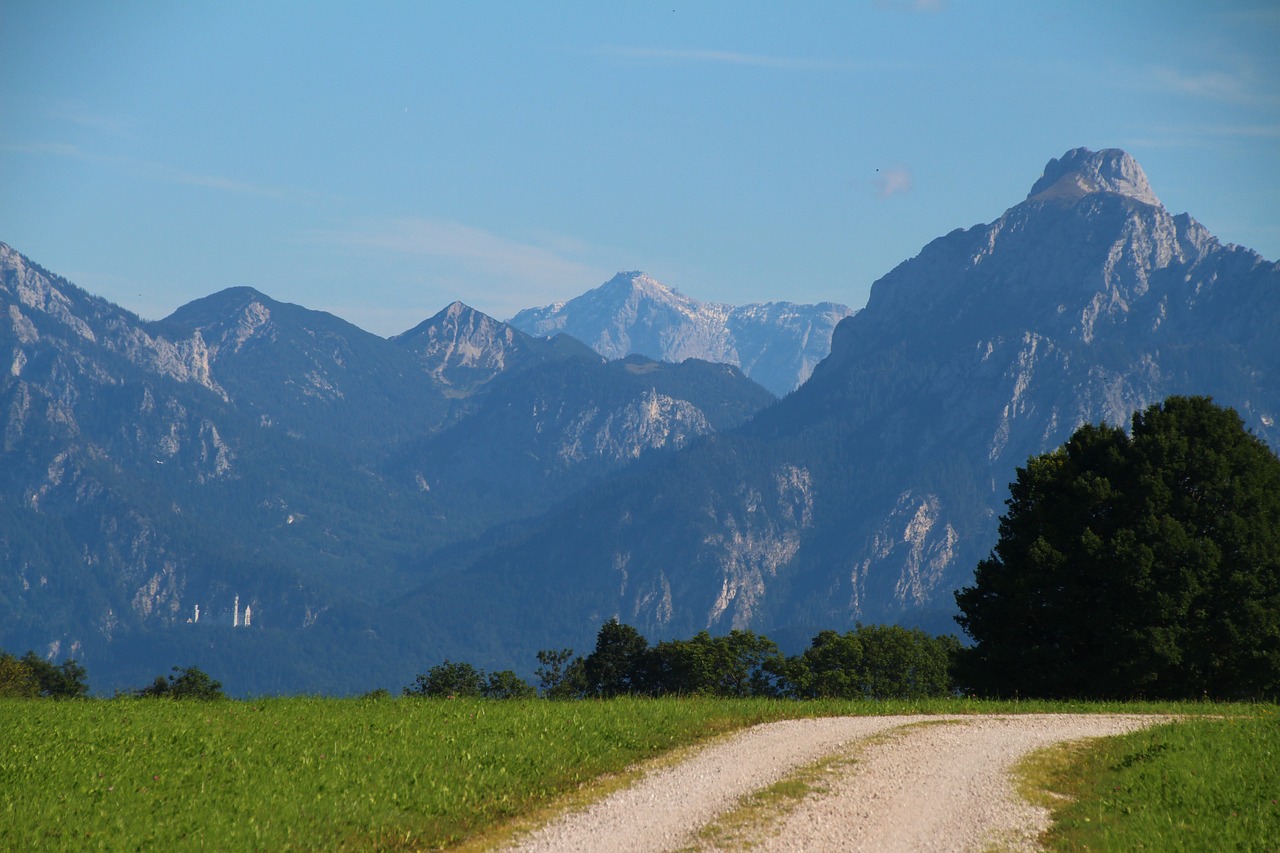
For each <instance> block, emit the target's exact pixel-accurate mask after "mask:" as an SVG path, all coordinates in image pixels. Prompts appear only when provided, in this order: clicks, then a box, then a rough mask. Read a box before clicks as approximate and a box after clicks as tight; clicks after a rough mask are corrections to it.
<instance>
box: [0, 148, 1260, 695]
mask: <svg viewBox="0 0 1280 853" xmlns="http://www.w3.org/2000/svg"><path fill="white" fill-rule="evenodd" d="M1028 180H1029V185H1030V191H1029V192H1028V194H1027V196H1026V198H1025V199H1023V200H1021V201H1016V203H1014V204H1013V206H1011V207H1010V208H1009V209H1008V210H1007V211H1005V212H1004V214H1002V215H1001V216H1000V217H998V218H997V219H995V220H994V221H992V222H990V223H986V224H980V225H975V226H973V227H969V228H958V229H956V230H954V231H952V232H951V233H949V234H946V235H944V236H941V237H939V238H937V239H936V240H934V241H932V242H930V243H929V244H928V245H926V246H924V247H923V248H922V249H921V250H920V252H919V253H918V254H917V255H916V256H915V257H913V258H911V259H908V260H905V261H903V262H902V263H901V264H899V265H898V266H897V267H895V268H894V269H893V270H891V271H889V272H888V273H887V274H886V275H884V276H883V277H882V278H880V279H879V280H878V281H877V282H876V283H875V284H874V286H873V287H872V291H871V296H870V298H869V300H868V302H867V304H866V306H865V307H863V308H861V309H859V310H854V309H851V308H849V307H846V306H843V305H841V304H839V303H836V302H828V303H821V304H818V305H796V304H792V303H787V302H772V303H767V304H760V305H747V306H728V305H720V304H714V303H704V302H700V301H698V300H697V299H695V298H693V297H691V296H687V295H684V294H682V293H679V292H677V291H675V290H673V289H671V288H669V287H666V286H665V285H663V284H661V283H660V282H658V281H656V280H655V279H653V278H651V277H649V276H647V275H645V274H643V273H639V272H627V273H620V274H619V275H618V276H616V277H615V278H613V279H611V280H610V281H608V282H606V283H604V284H603V285H601V286H600V287H598V288H596V289H594V290H592V291H590V292H588V293H585V294H583V295H581V296H579V297H577V298H575V299H572V300H569V301H567V302H564V303H562V304H556V305H551V306H542V307H533V308H529V309H527V310H525V311H521V312H520V313H519V314H517V315H516V316H515V317H513V318H511V319H510V320H509V321H507V322H502V321H499V320H497V319H495V318H492V317H487V316H485V315H484V314H482V313H480V312H477V311H475V310H473V309H471V308H469V307H468V306H466V305H464V304H462V303H455V304H453V305H450V306H447V307H445V308H444V309H443V310H441V311H440V312H439V313H438V314H437V315H435V316H434V317H431V318H428V319H427V320H425V321H423V322H422V323H421V324H419V325H418V326H416V327H414V328H412V329H409V330H407V331H405V332H404V333H402V334H400V335H397V336H395V337H392V338H389V339H387V338H382V337H379V336H376V335H372V334H370V333H367V332H365V331H363V330H361V329H359V328H357V327H355V326H353V325H351V324H349V323H347V322H345V321H343V320H341V319H339V318H337V317H334V316H333V315H330V314H326V313H324V312H319V311H313V310H310V309H308V308H305V307H303V306H299V305H292V304H287V303H281V302H277V301H275V300H273V299H271V298H270V297H269V296H267V295H266V294H265V293H264V292H263V291H264V290H269V289H270V282H253V283H252V284H253V285H254V286H253V287H247V286H236V287H231V288H229V289H226V290H223V291H220V292H218V293H215V294H212V295H210V296H207V297H205V298H203V299H200V300H197V301H195V302H192V303H190V304H188V305H185V306H183V307H182V308H180V309H178V310H177V311H176V312H174V313H173V314H172V315H171V316H169V317H167V318H164V319H162V320H157V321H150V320H144V319H142V318H139V317H137V316H136V315H134V314H132V313H130V312H128V311H126V310H124V309H122V308H119V307H118V306H115V305H112V304H111V303H109V302H107V301H105V300H103V299H100V298H98V297H95V296H93V295H92V294H90V293H87V292H86V291H84V290H82V289H80V288H79V287H77V286H76V285H74V284H72V283H71V282H68V281H66V280H65V279H63V278H61V277H59V276H58V275H57V274H56V273H54V272H51V271H48V270H45V269H43V268H42V267H40V266H39V264H38V262H37V261H35V260H32V259H29V258H26V257H25V256H23V255H22V254H20V252H19V251H18V250H17V249H15V248H12V247H9V246H8V245H4V244H0V426H2V427H3V445H2V446H0V648H3V649H6V650H10V651H14V652H16V653H20V652H21V651H23V650H25V649H28V648H30V649H34V650H36V651H37V652H38V653H39V654H40V655H42V656H45V657H48V658H50V659H54V660H60V659H65V658H67V657H74V658H76V659H78V660H80V661H81V662H82V663H84V664H85V665H86V667H87V668H88V670H89V672H90V673H91V677H92V686H93V688H94V689H95V690H96V691H100V692H108V693H109V692H110V691H111V690H113V689H115V688H119V687H128V686H135V685H137V684H139V683H142V682H144V681H147V680H148V679H149V678H150V677H151V676H153V675H154V674H155V672H157V671H167V670H168V668H169V666H171V665H173V664H183V665H189V664H197V665H199V666H201V667H202V668H204V669H206V670H208V671H210V672H211V673H213V674H214V675H215V676H216V677H217V678H218V679H220V680H221V681H222V682H223V683H224V685H226V687H227V688H228V690H229V691H230V692H233V693H236V694H241V695H245V694H262V693H276V692H327V693H351V692H361V691H364V690H370V689H373V688H376V687H386V688H392V689H398V688H399V687H400V686H402V685H404V684H406V683H407V682H409V681H410V680H411V679H412V677H413V674H414V673H416V672H422V671H423V670H424V669H426V668H427V667H429V666H431V665H433V664H435V663H438V662H440V661H441V660H444V659H446V658H448V659H452V660H467V661H471V662H473V663H474V664H476V665H478V666H481V667H485V668H490V669H507V668H510V669H514V670H516V671H517V672H519V673H522V674H528V673H530V672H531V671H532V669H533V667H534V665H535V662H534V655H535V652H536V651H538V650H539V649H549V648H555V649H559V648H563V647H567V646H572V647H574V648H576V649H579V650H585V649H588V648H589V647H590V644H591V638H592V637H594V636H595V633H596V631H597V629H598V628H599V626H600V624H601V623H602V622H604V621H606V620H608V619H611V618H617V619H619V620H620V621H622V622H625V623H628V624H631V625H634V626H635V627H636V628H638V629H639V630H640V631H641V632H642V633H643V634H645V635H646V636H648V637H651V638H654V639H655V640H656V639H664V638H674V637H688V636H692V635H693V634H695V633H696V632H698V631H702V630H707V631H710V632H712V633H725V632H728V631H729V630H731V629H734V628H741V629H750V630H753V631H757V632H760V633H765V634H767V635H768V636H770V637H772V638H773V639H775V640H777V641H778V642H779V643H780V644H781V645H782V646H783V648H784V649H789V650H795V649H796V647H797V646H798V644H801V643H804V642H806V641H807V640H808V638H810V637H812V636H813V635H814V634H815V633H816V632H817V631H819V630H822V629H827V628H831V629H837V630H847V629H848V628H851V627H852V626H853V625H854V624H856V623H858V622H862V623H880V622H885V623H898V624H904V625H908V626H919V627H923V628H925V629H927V630H929V631H931V632H939V633H953V632H955V630H956V627H955V624H954V622H953V621H952V617H953V615H954V614H955V612H956V608H955V601H954V598H953V592H954V590H956V589H957V588H959V587H962V586H965V585H966V584H969V583H971V581H972V577H973V569H974V566H975V565H976V564H977V562H978V561H979V560H980V559H982V558H983V557H984V556H986V554H987V552H988V551H989V549H990V548H991V547H992V545H993V544H994V543H995V539H996V523H997V518H998V516H999V514H1000V513H1001V512H1002V507H1003V501H1004V500H1005V498H1006V496H1007V485H1008V483H1009V482H1010V481H1012V480H1013V478H1014V475H1015V471H1016V469H1017V467H1018V466H1020V465H1023V464H1024V463H1025V462H1026V460H1027V459H1028V457H1029V456H1031V455H1033V454H1037V453H1041V452H1044V451H1045V450H1048V449H1050V448H1053V447H1056V446H1057V445H1058V444H1060V443H1061V442H1062V441H1063V440H1064V439H1065V438H1066V437H1067V436H1068V435H1070V434H1071V432H1072V431H1073V430H1074V429H1075V428H1076V427H1077V426H1078V425H1080V424H1082V423H1097V422H1100V421H1106V422H1108V423H1111V424H1124V423H1126V422H1127V420H1128V418H1129V416H1130V414H1131V413H1133V412H1134V411H1137V410H1139V409H1141V408H1143V407H1145V406H1147V405H1150V404H1152V403H1155V402H1158V401H1160V400H1162V399H1163V398H1165V397H1167V396H1168V395H1171V394H1195V395H1210V396H1212V397H1213V398H1214V399H1215V401H1216V402H1217V403H1219V404H1221V405H1228V406H1232V407H1234V408H1235V409H1236V410H1237V411H1238V412H1239V414H1240V416H1241V417H1242V418H1243V420H1244V421H1245V423H1246V424H1247V426H1248V427H1249V428H1250V429H1251V430H1253V431H1254V433H1255V434H1256V435H1257V436H1258V437H1260V438H1261V439H1263V440H1264V441H1266V442H1267V443H1268V444H1269V445H1270V446H1271V447H1272V448H1276V447H1280V426H1277V419H1280V341H1278V340H1277V336H1276V334H1275V332H1276V330H1277V329H1280V264H1277V263H1276V262H1274V261H1269V260H1266V259H1264V258H1262V257H1261V256H1259V255H1258V254H1257V253H1255V252H1253V251H1251V250H1249V249H1247V248H1245V247H1241V246H1236V245H1224V244H1222V243H1220V242H1219V241H1218V240H1217V239H1216V238H1215V237H1214V236H1213V235H1212V234H1211V233H1209V231H1208V230H1207V229H1206V228H1205V227H1204V226H1202V225H1201V224H1200V223H1198V222H1197V221H1196V220H1195V219H1194V218H1192V217H1191V216H1190V215H1189V214H1186V213H1176V214H1175V213H1172V212H1170V211H1168V210H1167V209H1166V208H1165V207H1164V206H1163V205H1162V204H1161V202H1160V200H1159V197H1158V196H1157V194H1156V192H1155V191H1154V189H1153V188H1152V187H1151V186H1150V185H1149V184H1148V182H1147V179H1146V176H1145V174H1144V173H1143V171H1142V169H1141V167H1140V166H1139V165H1138V163H1137V162H1136V161H1135V160H1134V159H1133V158H1132V157H1130V156H1129V155H1128V154H1127V153H1125V152H1123V151H1120V150H1118V149H1107V150H1103V151H1096V152H1095V151H1090V150H1087V149H1082V148H1077V149H1073V150H1071V151H1068V152H1066V153H1065V154H1063V155H1062V156H1061V157H1058V158H1055V159H1052V160H1050V161H1049V162H1048V164H1047V165H1046V167H1045V169H1044V172H1043V174H1042V175H1040V176H1039V177H1038V178H1036V177H1035V176H1028ZM257 288H262V290H259V289H257ZM833 295H834V296H838V295H839V294H833Z"/></svg>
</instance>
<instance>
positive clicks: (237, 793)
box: [0, 698, 1239, 850]
mask: <svg viewBox="0 0 1280 853" xmlns="http://www.w3.org/2000/svg"><path fill="white" fill-rule="evenodd" d="M1019 712H1063V713H1067V712H1070V713H1081V712H1148V713H1170V712H1173V713H1218V714H1222V713H1239V712H1238V711H1233V710H1231V709H1229V708H1226V707H1223V706H1214V705H1191V706H1184V705H1150V704H1145V705H1143V704H1125V705H1119V704H1095V703H1046V702H1020V703H1008V702H1006V703H992V702H973V701H967V700H953V701H926V702H877V703H872V702H863V703H858V702H806V703H797V702H781V701H767V700H741V701H734V700H717V699H664V700H654V699H618V700H611V701H608V702H566V703H557V702H546V701H538V700H534V701H511V702H493V701H480V700H477V701H464V700H421V699H384V700H373V701H370V700H356V699H322V698H288V699H266V700H260V701H248V702H239V701H227V702H215V703H194V702H174V701H167V700H111V701H105V700H103V701H93V700H91V701H85V702H53V701H30V700H27V701H24V700H3V701H0V849H68V848H74V849H83V848H85V847H103V848H107V849H122V848H146V849H179V848H181V849H192V848H193V849H209V848H213V849H219V850H246V849H272V850H290V849H298V848H303V849H308V850H314V849H330V850H342V849H370V848H376V849H387V850H395V849H423V848H439V847H446V846H454V845H457V844H459V843H460V842H462V841H464V840H466V839H469V838H474V837H476V836H477V835H480V834H483V833H487V832H490V831H492V830H493V828H494V827H500V826H503V825H505V824H507V823H508V822H510V821H512V820H513V819H515V818H517V817H519V816H520V815H526V814H529V813H530V812H536V811H538V810H540V809H545V808H548V807H550V806H553V805H554V804H556V803H558V802H562V801H563V800H564V798H565V797H566V796H568V795H570V794H572V793H573V792H575V791H580V790H582V789H583V788H584V786H588V787H589V789H590V790H591V791H594V790H595V788H594V787H593V786H596V785H598V782H597V781H596V780H598V779H600V777H602V776H606V775H608V774H617V773H620V772H622V771H624V770H625V769H626V768H628V767H630V766H633V765H635V764H636V763H637V762H641V761H644V760H647V759H652V758H654V757H655V756H659V755H663V754H666V753H668V752H670V751H671V750H675V749H679V748H681V747H685V746H688V745H690V744H695V743H699V742H702V741H705V740H707V739H709V738H712V737H715V736H717V735H720V734H723V733H725V732H728V731H731V730H733V729H737V728H741V727H743V726H747V725H751V724H754V723H758V722H765V721H769V720H776V719H782V718H790V717H804V716H825V715H833V714H908V713H924V714H929V713H1019Z"/></svg>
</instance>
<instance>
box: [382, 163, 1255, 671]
mask: <svg viewBox="0 0 1280 853" xmlns="http://www.w3.org/2000/svg"><path fill="white" fill-rule="evenodd" d="M1277 330H1280V265H1277V264H1276V263H1274V262H1271V261H1267V260H1264V259H1263V258H1261V257H1259V256H1258V255H1257V254H1256V253H1254V252H1252V251H1250V250H1248V249H1244V248H1241V247H1238V246H1233V245H1230V246H1224V245H1222V244H1221V243H1219V242H1218V241H1217V240H1216V239H1215V238H1214V237H1213V236H1212V235H1211V234H1209V233H1208V231H1206V230H1205V229H1204V227H1203V226H1201V225H1200V224H1199V223H1197V222H1196V221H1195V220H1193V219H1192V218H1191V217H1190V216H1188V215H1186V214H1179V215H1172V214H1170V213H1169V212H1168V211H1167V210H1165V208H1164V207H1163V206H1162V205H1161V204H1160V203H1159V201H1158V199H1157V198H1156V196H1155V195H1154V193H1153V192H1152V190H1151V188H1150V187H1149V186H1148V184H1147V180H1146V177H1145V175H1144V174H1143V172H1142V169H1141V168H1140V167H1139V166H1138V164H1137V163H1136V162H1135V161H1134V160H1133V159H1132V158H1131V157H1130V156H1129V155H1127V154H1126V153H1124V152H1123V151H1119V150H1114V149H1113V150H1105V151H1100V152H1092V151H1088V150H1086V149H1076V150H1073V151H1069V152H1067V154H1065V155H1064V156H1063V157H1062V158H1060V159H1056V160H1053V161H1051V162H1050V163H1049V164H1048V166H1047V167H1046V168H1045V172H1044V175H1043V176H1042V177H1041V178H1040V179H1039V180H1038V181H1036V182H1035V184H1034V186H1033V187H1032V190H1031V192H1030V193H1029V195H1028V197H1027V199H1026V200H1025V201H1023V202H1022V203H1020V204H1018V205H1016V206H1014V207H1012V208H1011V209H1009V210H1008V211H1007V212H1006V213H1005V214H1004V215H1003V216H1001V217H1000V218H999V219H997V220H996V221H994V222H992V223H991V224H989V225H981V226H976V227H973V228H969V229H961V230H956V231H953V232H952V233H950V234H948V235H946V236H945V237H941V238H939V239H937V240H935V241H933V242H931V243H930V244H928V245H927V246H925V247H924V249H923V250H922V251H921V252H920V254H919V255H918V256H917V257H915V258H913V259H911V260H909V261H906V262H904V263H903V264H901V265H899V266H898V267H897V268H896V269H894V270H893V271H892V272H890V273H889V274H888V275H886V276H884V277H883V278H882V279H880V280H879V281H877V282H876V283H875V285H874V287H873V289H872V292H871V297H870V300H869V302H868V304H867V307H866V308H865V309H864V310H862V311H861V312H859V313H858V314H857V315H856V316H853V317H851V318H849V319H847V320H845V321H844V322H842V323H841V324H840V326H839V327H838V328H837V330H836V333H835V336H834V342H833V352H832V354H831V356H830V357H829V358H828V359H827V360H826V361H824V362H823V363H822V364H820V365H819V366H818V368H817V369H816V370H815V371H814V374H813V376H812V377H811V379H810V380H809V381H808V382H807V383H806V384H805V385H804V386H803V387H801V388H800V389H799V390H798V391H797V392H796V393H794V394H792V395H790V396H788V397H787V398H786V399H784V400H782V401H781V402H779V403H778V404H776V405H774V406H772V407H770V408H769V409H766V410H765V411H764V412H762V413H761V414H760V415H758V416H757V417H756V418H754V419H753V420H752V421H750V422H749V423H747V424H746V425H745V426H744V427H742V428H741V429H739V430H737V431H733V432H728V433H721V434H717V435H715V436H713V437H711V438H710V439H709V440H707V441H705V442H703V443H700V444H699V445H697V446H695V447H693V448H691V449H690V450H688V451H685V452H683V453H680V454H677V455H675V456H672V457H669V458H666V459H664V460H662V461H661V464H658V465H655V466H649V467H647V468H644V469H633V470H632V471H631V472H630V473H628V474H625V475H624V476H622V477H620V478H616V479H614V480H612V481H611V482H609V483H608V484H606V485H604V486H603V487H601V488H599V489H598V490H595V491H593V492H591V493H589V494H586V495H584V496H583V497H581V498H580V499H577V500H575V501H574V502H572V503H571V504H569V505H567V506H566V507H564V508H563V509H562V510H561V511H559V512H557V513H555V514H554V515H552V516H551V517H548V518H547V519H546V520H544V521H543V522H542V523H540V524H537V525H532V526H530V527H528V528H525V529H523V530H521V531H518V532H514V533H513V534H512V536H511V538H510V540H509V541H508V542H507V543H506V544H504V545H500V546H495V547H491V548H490V549H488V550H487V551H485V552H484V553H478V554H470V555H468V556H467V558H466V560H465V561H464V564H460V565H459V566H458V572H457V573H456V574H454V575H452V576H450V577H447V578H443V579H441V580H440V581H438V582H437V583H436V584H434V585H432V586H428V587H426V588H424V589H423V590H422V592H421V593H420V594H419V595H415V596H409V597H406V598H405V599H404V600H403V601H404V604H405V606H406V607H412V608H416V609H417V610H418V611H421V612H427V613H434V611H433V610H432V607H431V602H432V601H450V602H451V603H452V606H454V607H456V606H457V605H458V603H459V602H465V601H466V600H467V593H466V590H467V589H468V588H475V589H484V590H485V591H486V593H485V595H486V606H487V607H489V608H491V609H492V610H493V611H496V612H503V613H509V614H512V616H511V621H509V622H503V623H502V624H501V626H499V627H497V628H495V627H494V626H486V627H485V630H486V640H487V641H488V642H489V643H490V644H494V643H498V644H499V645H501V647H503V648H506V649H507V650H508V653H510V654H512V655H514V656H515V657H517V658H520V657H523V656H527V655H529V654H531V653H532V652H531V650H530V649H529V646H528V642H527V641H526V638H527V637H530V636H533V637H546V636H548V635H551V636H556V637H559V638H561V641H562V642H564V643H573V644H579V645H581V644H583V643H589V641H590V637H591V632H592V631H593V630H594V629H595V628H596V627H598V624H599V621H602V620H603V619H607V618H609V617H610V616H614V615H616V616H618V617H619V618H621V619H623V620H624V621H628V622H631V623H632V624H635V625H637V626H638V627H640V628H641V630H642V631H644V632H645V633H647V634H649V635H651V636H670V635H678V636H687V635H689V634H691V633H692V632H694V631H697V630H700V629H704V628H705V629H710V630H712V631H724V630H728V629H730V628H734V627H744V628H745V627H750V628H755V629H761V630H765V631H766V632H768V633H770V634H771V635H772V634H774V633H778V634H779V635H785V634H787V633H788V632H795V633H797V634H799V635H801V636H804V635H805V634H806V632H808V631H810V630H811V629H814V628H821V627H836V628H841V627H847V626H849V625H851V624H852V623H853V622H854V621H856V620H862V621H865V622H881V621H888V622H893V621H901V622H906V623H916V624H923V625H925V626H927V627H929V628H931V629H934V630H941V631H946V630H955V628H954V625H953V624H952V623H951V621H950V617H951V615H952V614H953V613H954V601H953V599H952V592H953V590H955V589H956V588H957V587H960V586H963V585H965V584H967V583H969V582H970V581H971V578H972V571H973V568H974V566H975V565H976V562H977V561H978V560H979V559H980V558H981V557H983V556H985V555H986V553H987V551H988V550H989V549H990V548H991V547H992V545H994V543H995V536H996V520H997V516H998V515H999V513H1000V512H1001V511H1002V509H1003V501H1004V500H1005V499H1006V497H1007V494H1008V493H1007V484H1008V483H1009V482H1010V481H1012V480H1013V479H1014V476H1015V468H1016V467H1017V466H1019V465H1022V464H1024V463H1025V462H1026V460H1027V458H1028V457H1029V456H1030V455H1032V454H1036V453H1040V452H1043V451H1045V450H1047V449H1051V448H1053V447H1055V446H1057V445H1059V444H1060V443H1061V442H1063V441H1064V440H1065V439H1066V438H1067V437H1068V435H1069V434H1070V433H1071V432H1072V431H1073V430H1074V429H1075V427H1077V426H1078V425H1079V424H1081V423H1083V422H1086V421H1087V422H1097V421H1102V420H1105V421H1107V422H1110V423H1117V424H1126V423H1127V420H1128V417H1129V415H1130V414H1131V413H1132V412H1133V411H1135V410H1137V409H1139V408H1141V407H1144V406H1146V405H1148V404H1150V403H1154V402H1158V401H1159V400H1161V399H1163V398H1164V397H1165V396H1167V395H1170V394H1175V393H1179V394H1209V395H1212V396H1213V397H1214V398H1215V399H1216V400H1217V402H1219V403H1221V404H1226V405H1231V406H1234V407H1235V408H1236V409H1237V410H1238V411H1239V412H1240V413H1241V415H1242V416H1243V417H1244V418H1245V420H1246V422H1247V424H1248V425H1249V426H1250V427H1251V428H1252V429H1254V430H1255V431H1256V432H1257V434H1258V435H1259V436H1260V437H1262V438H1263V439H1264V440H1266V441H1267V442H1269V443H1270V444H1271V446H1272V447H1273V448H1275V447H1280V427H1278V426H1277V423H1276V422H1277V418H1280V339H1278V336H1277V334H1276V332H1277ZM466 607H467V605H465V604H464V605H463V610H465V609H466ZM388 618H390V617H388ZM440 618H446V617H444V616H441V617H440ZM450 627H451V630H453V631H454V632H455V635H454V637H453V638H451V639H450V640H449V641H448V642H455V643H457V646H456V647H453V648H451V649H450V651H451V652H454V653H456V651H455V649H457V648H461V647H465V645H466V643H467V642H469V640H470V636H469V633H468V631H467V629H466V627H465V626H464V625H459V624H456V623H450ZM495 630H496V631H501V633H502V637H501V642H500V643H499V641H498V640H495V639H494V637H493V632H494V631H495ZM441 642H445V641H441Z"/></svg>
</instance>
